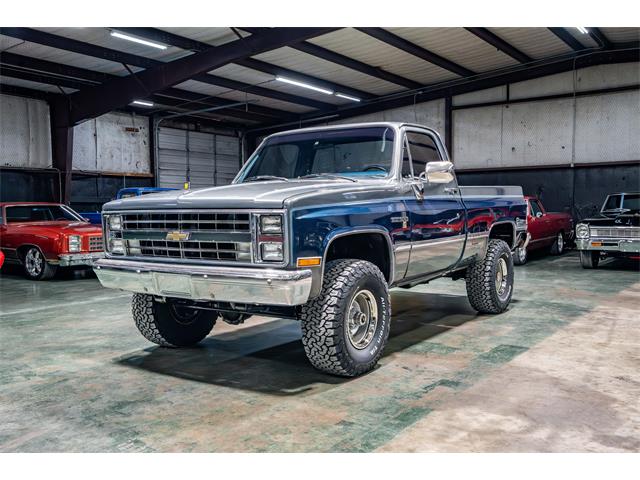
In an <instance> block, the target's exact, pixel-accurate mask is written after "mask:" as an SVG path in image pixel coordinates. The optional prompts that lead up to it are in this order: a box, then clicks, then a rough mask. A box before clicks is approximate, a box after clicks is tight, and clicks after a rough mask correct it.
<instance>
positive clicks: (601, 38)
mask: <svg viewBox="0 0 640 480" xmlns="http://www.w3.org/2000/svg"><path fill="white" fill-rule="evenodd" d="M586 28H587V30H588V31H589V36H590V37H591V38H593V39H594V40H595V41H596V43H597V44H598V45H599V46H600V47H601V48H606V49H610V48H612V47H613V44H612V43H611V42H610V41H609V39H608V38H607V37H606V35H605V34H604V33H602V30H600V29H599V28H598V27H586Z"/></svg>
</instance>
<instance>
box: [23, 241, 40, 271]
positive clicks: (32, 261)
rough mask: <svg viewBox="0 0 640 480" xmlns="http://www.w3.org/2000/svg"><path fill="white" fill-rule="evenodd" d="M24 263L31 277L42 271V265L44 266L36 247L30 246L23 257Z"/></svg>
mask: <svg viewBox="0 0 640 480" xmlns="http://www.w3.org/2000/svg"><path fill="white" fill-rule="evenodd" d="M24 264H25V267H26V269H27V272H29V275H31V276H32V277H37V276H38V275H40V273H42V267H43V266H44V259H43V258H42V255H41V254H40V251H39V250H38V249H37V248H32V249H30V250H29V251H28V252H27V255H26V256H25V257H24Z"/></svg>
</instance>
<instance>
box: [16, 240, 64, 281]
mask: <svg viewBox="0 0 640 480" xmlns="http://www.w3.org/2000/svg"><path fill="white" fill-rule="evenodd" d="M22 268H23V270H24V274H25V276H26V277H27V278H29V279H31V280H47V279H49V278H52V277H53V276H54V275H55V274H56V271H57V270H58V266H57V265H51V264H49V263H47V259H46V258H45V257H44V255H43V254H42V252H41V251H40V249H39V248H38V247H29V248H28V249H26V250H25V252H24V256H23V257H22Z"/></svg>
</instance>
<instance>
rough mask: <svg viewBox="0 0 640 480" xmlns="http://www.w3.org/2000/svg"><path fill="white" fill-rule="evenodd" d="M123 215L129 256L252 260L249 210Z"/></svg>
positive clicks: (123, 232)
mask: <svg viewBox="0 0 640 480" xmlns="http://www.w3.org/2000/svg"><path fill="white" fill-rule="evenodd" d="M121 215H122V238H123V239H124V241H125V248H126V252H127V255H128V256H133V257H159V258H172V259H173V258H175V259H191V260H203V261H225V262H247V263H249V262H251V260H252V244H253V243H252V237H251V226H250V221H251V217H250V214H249V213H230V212H210V211H203V212H175V213H174V212H144V213H123V214H121ZM177 236H184V238H182V239H178V238H176V237H177Z"/></svg>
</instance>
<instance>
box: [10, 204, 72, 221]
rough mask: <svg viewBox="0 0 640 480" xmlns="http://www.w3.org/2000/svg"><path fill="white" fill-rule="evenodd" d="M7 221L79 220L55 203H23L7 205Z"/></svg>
mask: <svg viewBox="0 0 640 480" xmlns="http://www.w3.org/2000/svg"><path fill="white" fill-rule="evenodd" d="M6 212H7V223H16V222H53V221H56V220H73V221H79V218H78V217H76V216H74V215H73V214H72V213H71V212H70V211H68V210H66V209H64V208H62V207H59V206H57V205H24V206H15V207H7V210H6Z"/></svg>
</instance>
